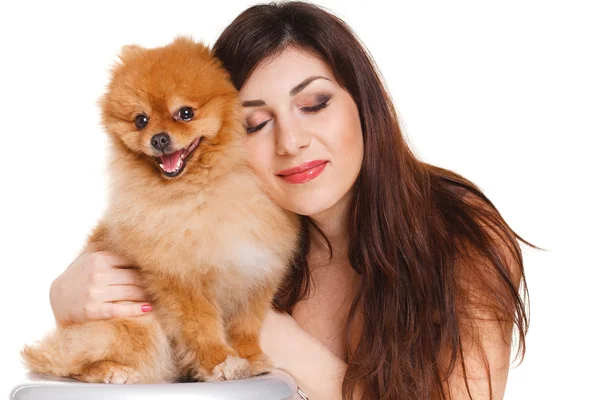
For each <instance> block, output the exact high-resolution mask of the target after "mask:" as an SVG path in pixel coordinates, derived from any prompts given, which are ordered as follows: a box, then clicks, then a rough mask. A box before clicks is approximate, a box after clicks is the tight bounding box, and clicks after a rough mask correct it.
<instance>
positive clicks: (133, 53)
mask: <svg viewBox="0 0 600 400" xmlns="http://www.w3.org/2000/svg"><path fill="white" fill-rule="evenodd" d="M144 50H146V49H144V48H143V47H142V46H139V45H137V44H129V45H126V46H123V47H121V52H120V53H119V56H118V57H119V58H120V59H121V61H123V62H125V61H127V60H131V59H133V58H135V57H137V56H138V55H139V54H141V53H142V52H143V51H144Z"/></svg>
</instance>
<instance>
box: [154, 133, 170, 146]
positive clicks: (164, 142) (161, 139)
mask: <svg viewBox="0 0 600 400" xmlns="http://www.w3.org/2000/svg"><path fill="white" fill-rule="evenodd" d="M150 143H151V144H152V147H154V148H155V149H156V150H159V151H165V150H166V149H168V148H169V146H170V145H171V138H170V137H169V134H168V133H165V132H161V133H157V134H156V135H154V136H152V139H150Z"/></svg>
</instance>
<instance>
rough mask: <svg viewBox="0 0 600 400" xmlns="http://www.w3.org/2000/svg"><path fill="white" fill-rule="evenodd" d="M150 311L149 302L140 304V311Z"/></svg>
mask: <svg viewBox="0 0 600 400" xmlns="http://www.w3.org/2000/svg"><path fill="white" fill-rule="evenodd" d="M150 311H152V306H151V305H150V304H144V305H143V306H142V312H150Z"/></svg>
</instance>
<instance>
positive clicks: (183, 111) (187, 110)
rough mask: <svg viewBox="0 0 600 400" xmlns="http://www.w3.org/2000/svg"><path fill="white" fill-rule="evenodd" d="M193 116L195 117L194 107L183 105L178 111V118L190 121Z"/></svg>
mask: <svg viewBox="0 0 600 400" xmlns="http://www.w3.org/2000/svg"><path fill="white" fill-rule="evenodd" d="M192 118H194V110H193V109H192V107H181V108H180V109H179V111H177V119H180V120H182V121H190V120H191V119H192Z"/></svg>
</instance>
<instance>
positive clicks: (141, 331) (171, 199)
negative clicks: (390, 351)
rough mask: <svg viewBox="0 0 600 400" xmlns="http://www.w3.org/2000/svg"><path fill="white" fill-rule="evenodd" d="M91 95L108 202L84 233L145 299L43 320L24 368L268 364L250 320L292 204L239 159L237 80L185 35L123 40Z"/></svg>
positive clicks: (219, 369)
mask: <svg viewBox="0 0 600 400" xmlns="http://www.w3.org/2000/svg"><path fill="white" fill-rule="evenodd" d="M119 59H120V61H119V62H118V63H117V64H115V65H114V66H113V68H112V70H111V79H110V82H109V85H108V87H107V90H106V93H105V94H104V95H103V97H102V98H101V99H100V100H99V105H100V108H101V111H102V122H103V125H104V127H105V130H106V133H107V134H108V138H109V143H110V145H111V148H110V155H111V157H110V164H109V168H108V171H109V182H110V191H109V196H108V206H107V209H106V210H105V212H104V214H103V216H102V218H101V220H100V222H99V223H98V224H97V226H96V227H95V228H94V229H93V231H92V232H91V233H90V234H89V235H88V237H87V242H88V243H91V242H96V243H98V244H99V246H100V250H105V251H110V252H115V253H118V254H120V255H122V256H124V257H126V258H127V259H129V260H130V261H131V262H132V265H134V266H136V267H138V268H139V270H140V273H141V274H142V276H143V282H144V288H145V290H146V291H147V293H148V294H149V296H150V298H151V302H152V305H153V311H152V312H151V313H149V314H145V315H143V316H139V317H134V318H119V319H109V320H98V321H89V322H85V323H73V324H70V325H68V326H66V327H57V328H56V329H55V330H54V331H52V332H51V333H50V334H48V335H46V337H44V339H43V340H42V341H40V342H38V343H37V344H35V345H32V346H25V348H24V349H23V350H22V352H21V355H22V357H23V360H24V362H25V364H26V365H27V366H28V368H30V369H31V370H32V371H34V372H37V373H40V374H49V375H54V376H60V377H70V378H75V379H78V380H80V381H83V382H105V383H157V382H173V381H175V380H177V379H179V378H181V377H182V376H185V377H189V378H191V379H194V380H198V381H218V380H230V379H241V378H247V377H250V376H254V375H258V374H262V373H265V372H268V371H269V370H270V369H271V367H272V364H271V361H270V360H269V358H268V357H267V356H266V355H265V354H264V353H263V352H262V350H261V348H260V345H259V333H260V329H261V325H262V320H263V318H264V315H265V313H266V311H267V310H268V307H270V306H271V301H272V299H273V296H274V295H275V293H276V291H277V290H278V286H279V285H280V283H281V282H282V280H283V279H284V277H285V274H286V271H287V269H288V267H289V265H291V260H292V259H293V257H294V254H295V253H296V251H297V249H298V243H299V232H300V221H299V217H298V216H297V215H296V214H294V213H292V212H290V211H286V210H283V209H282V208H280V207H279V206H277V205H276V204H274V203H273V202H272V201H271V199H270V198H269V197H268V196H267V195H266V194H265V192H264V191H263V190H262V189H261V182H260V180H259V178H258V177H257V176H256V175H255V174H254V172H253V171H252V169H251V167H250V166H249V164H248V162H247V153H246V149H245V146H244V143H243V141H244V136H245V135H246V129H245V125H244V121H243V114H242V109H241V105H240V102H239V99H238V93H237V91H236V89H235V87H234V86H233V84H232V83H231V80H230V77H229V75H228V74H227V72H226V71H225V70H224V68H223V67H222V65H221V63H220V62H219V60H218V59H216V57H214V55H212V54H211V52H210V49H209V48H208V47H207V46H205V45H204V44H202V43H197V42H195V41H194V40H192V39H191V38H188V37H177V38H176V39H175V40H174V41H173V42H172V43H170V44H168V45H166V46H163V47H158V48H152V49H147V48H143V47H141V46H138V45H130V46H125V47H123V48H122V49H121V53H120V55H119Z"/></svg>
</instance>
